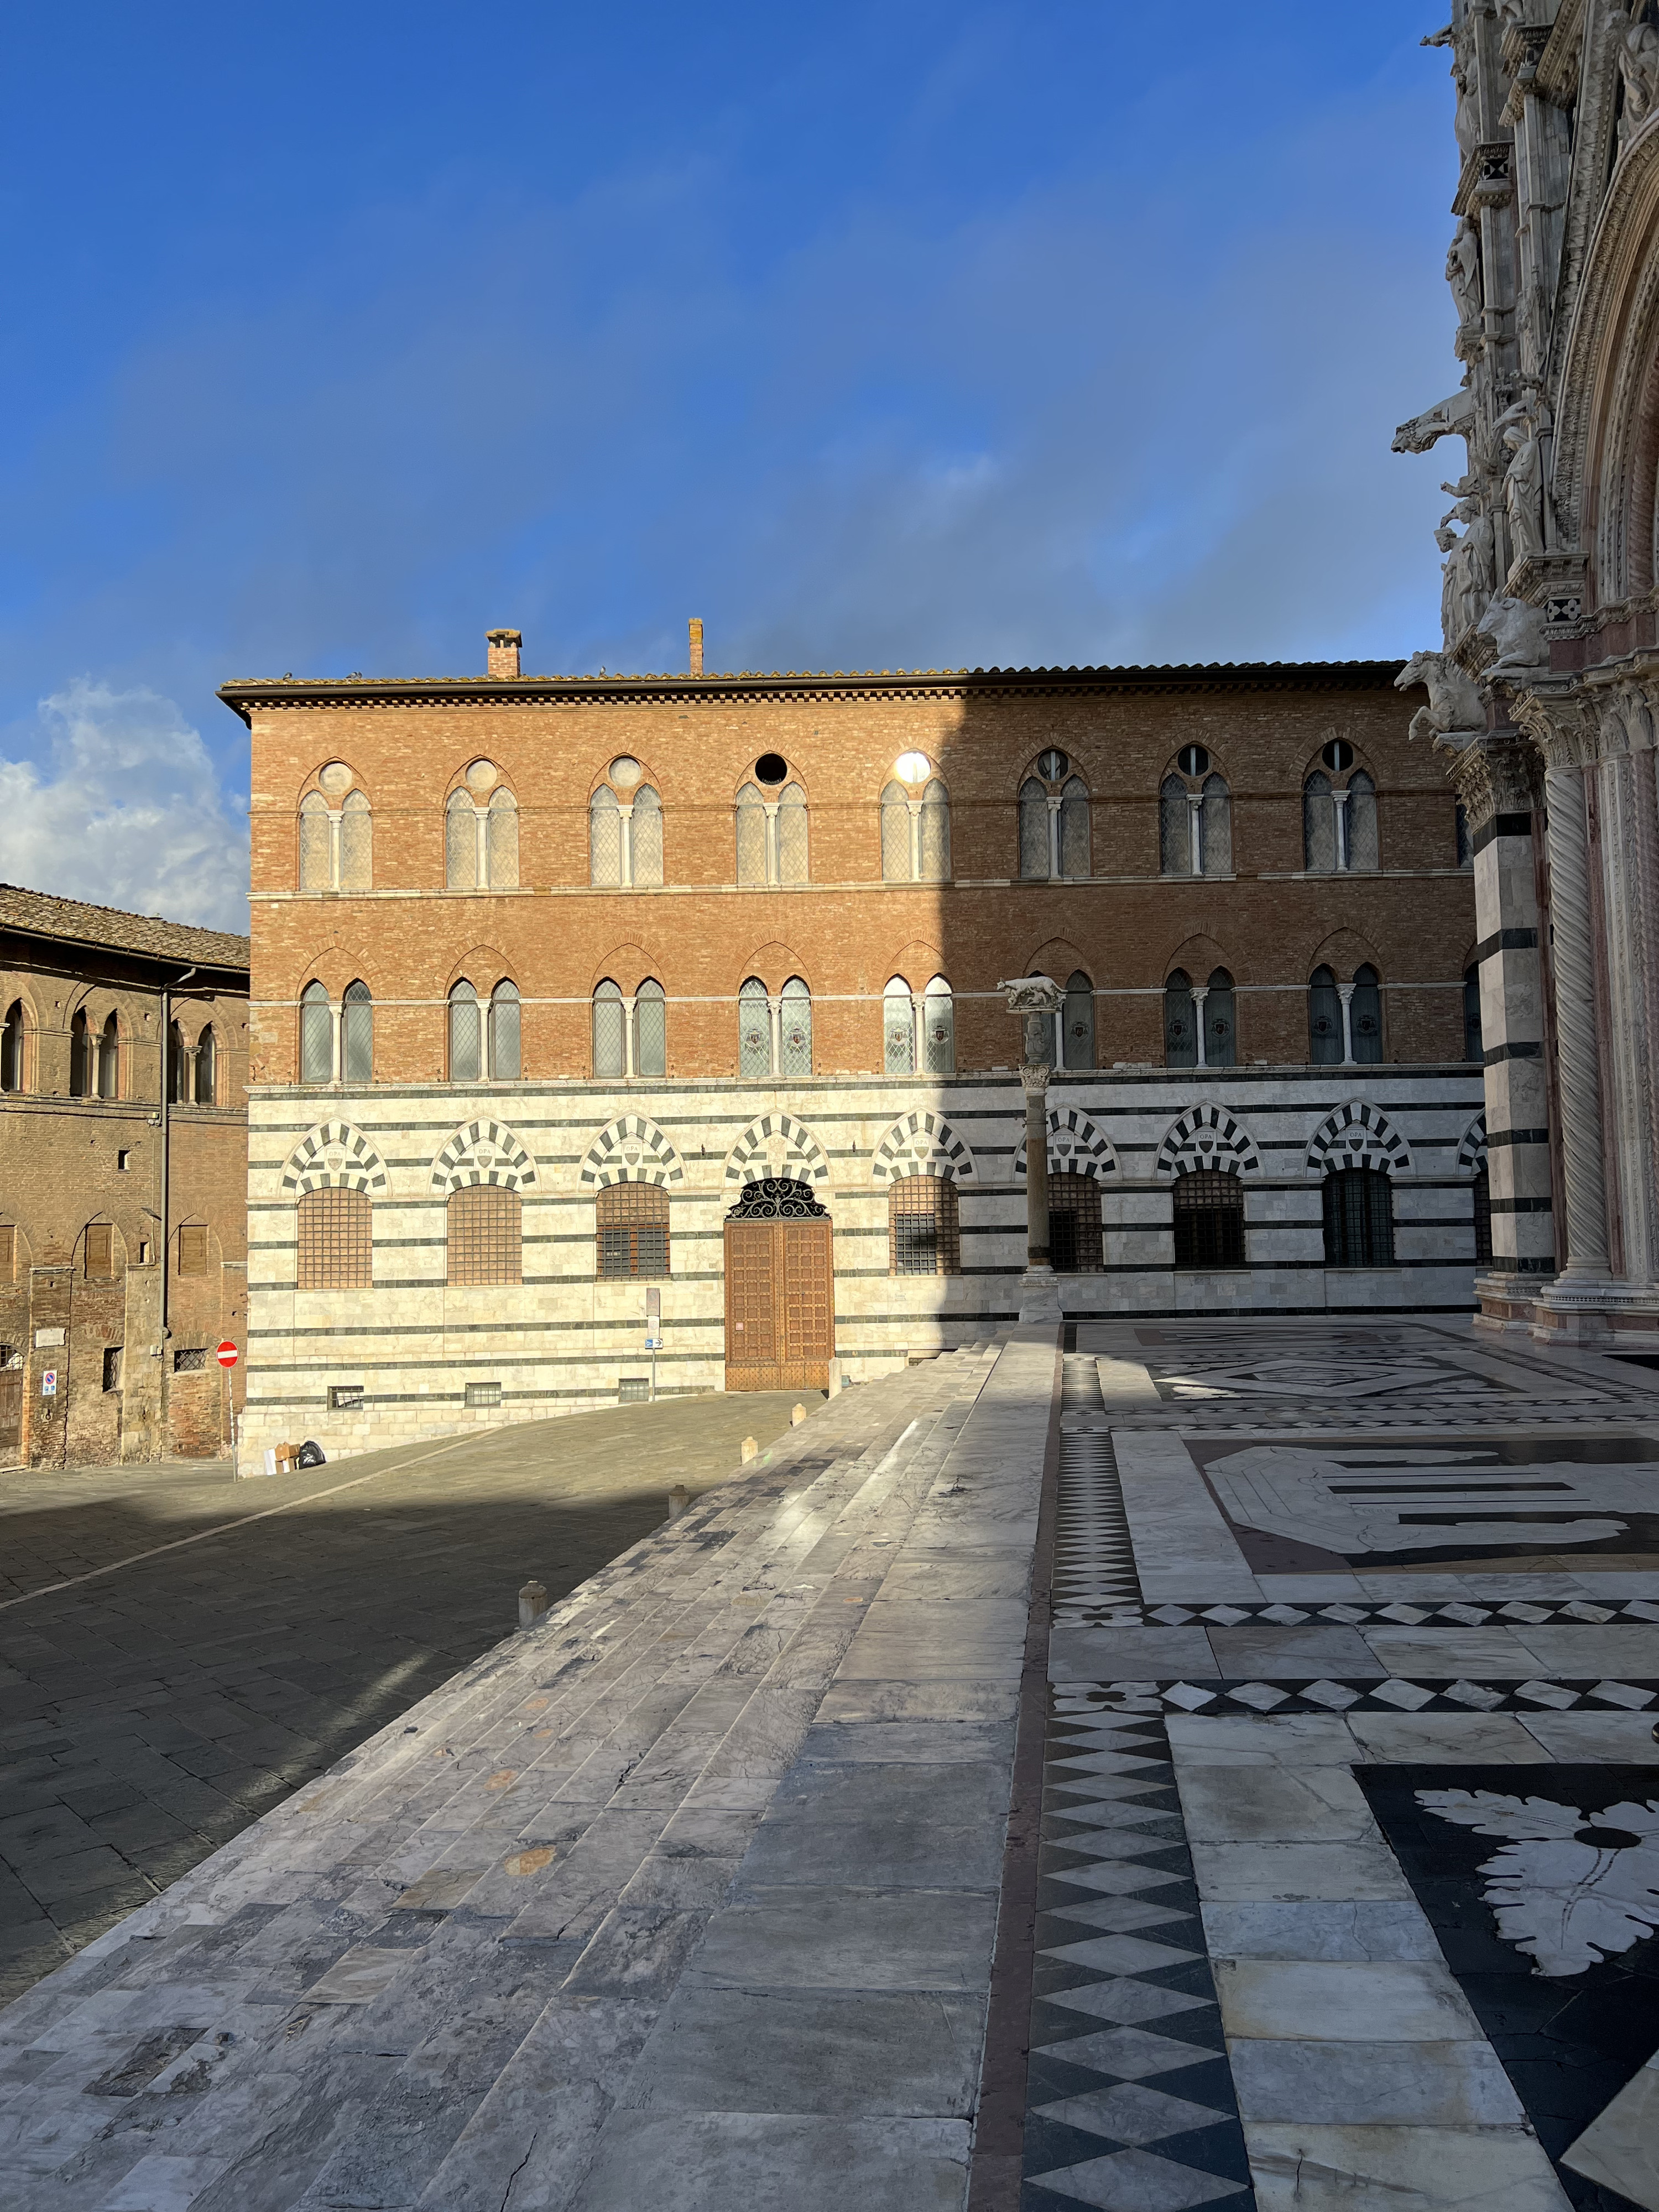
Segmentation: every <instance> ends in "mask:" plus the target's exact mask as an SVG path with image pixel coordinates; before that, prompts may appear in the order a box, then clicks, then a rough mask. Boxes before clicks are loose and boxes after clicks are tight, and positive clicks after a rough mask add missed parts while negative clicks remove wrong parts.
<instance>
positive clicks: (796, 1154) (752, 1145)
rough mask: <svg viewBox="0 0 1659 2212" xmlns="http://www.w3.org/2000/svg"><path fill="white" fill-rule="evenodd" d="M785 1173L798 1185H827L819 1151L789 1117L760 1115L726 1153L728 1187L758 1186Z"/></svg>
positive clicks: (801, 1123)
mask: <svg viewBox="0 0 1659 2212" xmlns="http://www.w3.org/2000/svg"><path fill="white" fill-rule="evenodd" d="M785 1173H787V1174H788V1175H790V1176H794V1177H795V1179H796V1180H797V1181H798V1182H814V1183H817V1182H829V1161H828V1160H827V1159H826V1158H824V1153H823V1146H822V1145H821V1144H819V1142H818V1140H817V1138H816V1137H815V1136H814V1135H813V1134H812V1132H811V1130H810V1129H809V1128H808V1127H806V1125H805V1122H804V1121H796V1119H795V1117H794V1115H793V1114H763V1115H760V1116H759V1117H758V1118H757V1120H755V1121H751V1122H750V1124H749V1127H747V1128H746V1129H745V1130H744V1133H743V1134H742V1136H740V1137H739V1138H738V1141H737V1143H736V1144H735V1145H733V1146H732V1149H731V1151H730V1152H728V1153H727V1155H726V1175H725V1180H726V1182H728V1183H745V1182H760V1181H761V1180H762V1179H763V1177H764V1176H774V1177H775V1176H781V1175H783V1174H785Z"/></svg>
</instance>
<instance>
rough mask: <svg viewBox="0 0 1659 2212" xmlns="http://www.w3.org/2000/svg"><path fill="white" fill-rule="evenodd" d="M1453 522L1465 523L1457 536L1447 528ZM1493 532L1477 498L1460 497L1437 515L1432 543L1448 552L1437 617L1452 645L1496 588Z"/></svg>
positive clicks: (1477, 620) (1483, 606) (1472, 622)
mask: <svg viewBox="0 0 1659 2212" xmlns="http://www.w3.org/2000/svg"><path fill="white" fill-rule="evenodd" d="M1470 481H1471V479H1470V478H1468V477H1465V478H1464V479H1463V482H1464V483H1468V482H1470ZM1454 522H1462V523H1464V524H1466V525H1467V528H1466V529H1465V530H1464V532H1463V534H1462V537H1461V538H1459V537H1456V536H1455V535H1454V533H1453V532H1452V530H1451V527H1450V526H1451V525H1452V524H1453V523H1454ZM1493 536H1494V532H1493V530H1492V517H1491V516H1490V515H1489V514H1488V513H1486V510H1485V508H1484V507H1482V506H1481V505H1480V501H1478V500H1474V499H1468V498H1463V499H1460V500H1459V501H1458V502H1457V504H1456V506H1455V507H1453V508H1451V510H1450V511H1449V513H1446V514H1444V515H1443V516H1442V517H1441V521H1440V527H1439V528H1438V529H1437V531H1436V532H1435V533H1434V542H1435V544H1437V546H1438V547H1439V548H1440V550H1441V551H1442V552H1443V553H1445V554H1447V555H1449V558H1448V560H1447V561H1446V562H1445V565H1444V568H1443V571H1442V575H1443V582H1442V586H1441V592H1440V619H1441V622H1442V624H1443V627H1444V629H1445V635H1446V642H1447V644H1448V645H1455V644H1456V642H1457V641H1458V639H1459V638H1460V637H1462V635H1463V633H1464V631H1465V630H1467V629H1470V628H1471V627H1472V626H1473V625H1474V623H1477V622H1479V621H1480V617H1481V615H1482V614H1483V613H1484V612H1485V611H1486V602H1487V601H1488V600H1489V599H1491V597H1492V592H1493V591H1494V590H1495V589H1496V588H1497V579H1496V578H1495V577H1494V575H1493V574H1492V539H1493Z"/></svg>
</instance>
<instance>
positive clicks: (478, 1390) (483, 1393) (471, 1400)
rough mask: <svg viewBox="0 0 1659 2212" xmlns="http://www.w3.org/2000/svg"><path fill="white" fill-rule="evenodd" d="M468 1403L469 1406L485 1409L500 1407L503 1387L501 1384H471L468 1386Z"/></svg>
mask: <svg viewBox="0 0 1659 2212" xmlns="http://www.w3.org/2000/svg"><path fill="white" fill-rule="evenodd" d="M466 1402H467V1404H468V1405H469V1406H472V1407H484V1408H485V1409H488V1408H489V1407H494V1406H499V1405H500V1404H501V1384H500V1383H468V1384H467V1386H466Z"/></svg>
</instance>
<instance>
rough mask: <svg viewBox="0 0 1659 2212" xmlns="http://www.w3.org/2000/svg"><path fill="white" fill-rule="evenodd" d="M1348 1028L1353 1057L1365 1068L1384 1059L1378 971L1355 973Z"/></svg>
mask: <svg viewBox="0 0 1659 2212" xmlns="http://www.w3.org/2000/svg"><path fill="white" fill-rule="evenodd" d="M1348 1026H1349V1029H1350V1030H1351V1032H1352V1038H1353V1056H1354V1058H1355V1060H1358V1061H1359V1062H1360V1064H1361V1065H1362V1066H1366V1065H1369V1064H1370V1063H1371V1062H1373V1061H1376V1060H1381V1059H1382V1057H1383V987H1382V979H1381V978H1380V977H1379V976H1378V975H1377V972H1376V969H1375V968H1370V967H1366V968H1356V969H1354V971H1353V998H1352V1002H1351V1003H1350V1005H1349V1007H1348Z"/></svg>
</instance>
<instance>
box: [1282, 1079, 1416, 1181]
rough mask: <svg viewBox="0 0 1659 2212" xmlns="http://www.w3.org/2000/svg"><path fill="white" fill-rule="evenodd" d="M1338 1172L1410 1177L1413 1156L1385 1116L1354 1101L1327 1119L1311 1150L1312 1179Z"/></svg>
mask: <svg viewBox="0 0 1659 2212" xmlns="http://www.w3.org/2000/svg"><path fill="white" fill-rule="evenodd" d="M1338 1168H1381V1169H1382V1170H1383V1173H1384V1174H1385V1175H1390V1176H1397V1175H1409V1174H1410V1173H1411V1171H1412V1156H1411V1153H1410V1151H1409V1150H1408V1148H1407V1144H1406V1139H1404V1138H1403V1137H1402V1136H1401V1133H1400V1132H1399V1130H1398V1129H1396V1128H1395V1126H1394V1124H1393V1122H1392V1121H1389V1117H1388V1115H1386V1114H1383V1113H1381V1112H1379V1110H1378V1109H1377V1108H1376V1107H1375V1106H1370V1105H1368V1104H1367V1103H1365V1101H1364V1099H1363V1098H1352V1099H1350V1100H1349V1102H1348V1103H1347V1104H1346V1106H1339V1107H1338V1108H1337V1109H1336V1111H1335V1112H1334V1114H1328V1115H1326V1116H1325V1119H1324V1120H1323V1121H1322V1122H1321V1123H1320V1125H1319V1127H1317V1128H1316V1130H1315V1131H1314V1133H1313V1136H1312V1139H1311V1140H1310V1143H1309V1146H1308V1173H1309V1174H1310V1176H1320V1177H1323V1176H1328V1175H1329V1174H1331V1173H1332V1172H1333V1171H1334V1170H1336V1169H1338Z"/></svg>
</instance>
